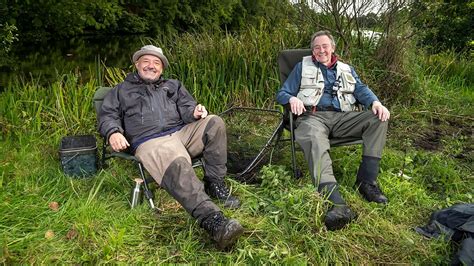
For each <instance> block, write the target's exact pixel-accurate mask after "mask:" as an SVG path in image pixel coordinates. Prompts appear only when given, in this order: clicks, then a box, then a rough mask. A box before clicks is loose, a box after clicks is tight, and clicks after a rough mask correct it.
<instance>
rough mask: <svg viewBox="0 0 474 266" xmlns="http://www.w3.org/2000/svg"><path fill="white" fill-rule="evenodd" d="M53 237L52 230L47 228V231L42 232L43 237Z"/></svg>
mask: <svg viewBox="0 0 474 266" xmlns="http://www.w3.org/2000/svg"><path fill="white" fill-rule="evenodd" d="M53 237H54V232H53V230H48V231H46V233H45V234H44V238H46V239H51V238H53Z"/></svg>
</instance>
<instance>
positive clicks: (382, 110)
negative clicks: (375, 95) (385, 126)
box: [372, 101, 390, 122]
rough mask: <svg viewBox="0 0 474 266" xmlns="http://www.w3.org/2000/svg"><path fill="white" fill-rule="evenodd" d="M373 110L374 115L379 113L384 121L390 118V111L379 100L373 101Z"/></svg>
mask: <svg viewBox="0 0 474 266" xmlns="http://www.w3.org/2000/svg"><path fill="white" fill-rule="evenodd" d="M372 112H373V113H374V115H377V116H378V117H379V119H380V121H382V122H385V121H387V120H388V119H390V111H388V109H387V108H386V107H385V106H383V105H382V103H380V102H378V101H375V102H373V103H372Z"/></svg>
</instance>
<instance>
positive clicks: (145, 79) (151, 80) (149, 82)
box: [138, 68, 161, 84]
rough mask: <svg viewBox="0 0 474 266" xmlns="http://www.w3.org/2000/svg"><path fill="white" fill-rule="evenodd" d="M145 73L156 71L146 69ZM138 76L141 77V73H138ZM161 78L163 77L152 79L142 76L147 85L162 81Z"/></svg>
mask: <svg viewBox="0 0 474 266" xmlns="http://www.w3.org/2000/svg"><path fill="white" fill-rule="evenodd" d="M144 71H155V70H154V69H151V68H148V69H144ZM138 75H140V73H138ZM160 77H161V75H160V76H158V77H157V78H154V79H151V78H145V77H142V76H141V75H140V78H141V79H142V80H143V81H144V82H145V83H148V84H151V83H155V82H157V81H158V80H159V79H160Z"/></svg>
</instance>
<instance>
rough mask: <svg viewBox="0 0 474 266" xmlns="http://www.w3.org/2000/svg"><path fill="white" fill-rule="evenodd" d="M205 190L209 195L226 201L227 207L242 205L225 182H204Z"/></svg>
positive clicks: (235, 207)
mask: <svg viewBox="0 0 474 266" xmlns="http://www.w3.org/2000/svg"><path fill="white" fill-rule="evenodd" d="M204 190H205V191H206V193H207V195H209V197H211V198H213V199H217V200H219V201H220V202H222V203H224V207H225V208H229V209H237V208H239V207H240V200H239V199H238V198H236V197H234V196H232V195H231V194H230V191H229V189H228V188H227V186H226V185H225V184H224V183H223V182H222V183H221V182H204Z"/></svg>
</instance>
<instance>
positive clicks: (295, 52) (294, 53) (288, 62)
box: [276, 49, 362, 178]
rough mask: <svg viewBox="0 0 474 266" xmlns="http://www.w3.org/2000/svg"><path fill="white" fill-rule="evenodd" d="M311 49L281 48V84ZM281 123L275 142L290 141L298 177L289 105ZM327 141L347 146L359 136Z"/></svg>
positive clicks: (279, 56)
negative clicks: (286, 134) (284, 135)
mask: <svg viewBox="0 0 474 266" xmlns="http://www.w3.org/2000/svg"><path fill="white" fill-rule="evenodd" d="M311 54H312V51H311V49H291V50H283V51H281V52H280V54H279V55H278V68H279V72H280V82H281V85H282V86H283V84H284V83H285V81H286V79H287V78H288V76H289V75H290V73H291V71H292V70H293V68H294V67H295V65H296V64H297V63H298V62H301V60H302V59H303V57H305V56H308V55H311ZM284 109H285V111H284V116H283V124H282V126H281V128H280V131H279V133H278V136H277V140H276V141H277V142H279V141H290V142H291V163H292V167H293V176H294V177H295V178H298V177H299V176H300V175H301V174H299V173H298V170H297V168H296V153H295V133H294V129H295V126H294V119H295V116H294V115H293V114H292V113H291V111H290V109H289V105H287V106H285V108H284ZM285 129H286V130H289V131H290V138H286V139H285V138H282V135H283V131H284V130H285ZM329 143H330V145H331V147H337V146H347V145H354V144H361V143H362V139H361V138H330V139H329Z"/></svg>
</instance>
